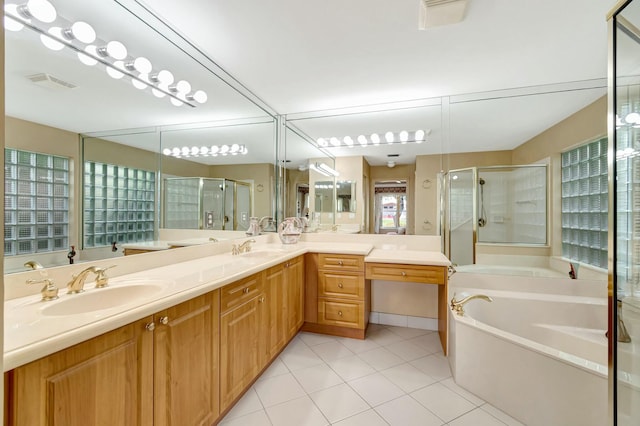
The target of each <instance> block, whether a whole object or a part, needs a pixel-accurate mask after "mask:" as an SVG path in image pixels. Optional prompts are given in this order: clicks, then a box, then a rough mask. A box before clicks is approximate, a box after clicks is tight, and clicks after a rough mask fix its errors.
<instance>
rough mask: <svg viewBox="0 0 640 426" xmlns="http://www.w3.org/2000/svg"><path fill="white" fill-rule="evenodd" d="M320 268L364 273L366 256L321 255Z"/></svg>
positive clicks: (319, 256) (319, 258)
mask: <svg viewBox="0 0 640 426" xmlns="http://www.w3.org/2000/svg"><path fill="white" fill-rule="evenodd" d="M318 268H325V269H337V270H341V271H355V272H362V271H364V256H356V255H349V254H327V253H320V254H319V255H318Z"/></svg>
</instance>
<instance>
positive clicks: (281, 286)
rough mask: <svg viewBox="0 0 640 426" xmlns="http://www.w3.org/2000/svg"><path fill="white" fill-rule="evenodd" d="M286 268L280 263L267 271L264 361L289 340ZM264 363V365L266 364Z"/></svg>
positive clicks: (265, 278) (265, 281) (265, 280)
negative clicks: (286, 307)
mask: <svg viewBox="0 0 640 426" xmlns="http://www.w3.org/2000/svg"><path fill="white" fill-rule="evenodd" d="M285 270H286V268H285V267H284V265H282V264H280V265H278V266H274V267H273V268H269V269H267V270H266V271H265V277H264V289H265V303H266V306H265V310H266V318H265V319H264V321H263V324H264V326H265V331H264V336H265V340H266V341H265V359H264V363H266V362H268V361H270V360H271V358H273V357H274V356H275V355H276V354H277V353H278V352H279V351H280V349H282V347H283V346H284V345H285V343H286V340H287V337H288V336H287V330H288V322H287V321H288V319H287V311H286V309H285V306H286V302H287V300H286V297H287V295H286V293H285ZM264 363H263V364H262V365H264Z"/></svg>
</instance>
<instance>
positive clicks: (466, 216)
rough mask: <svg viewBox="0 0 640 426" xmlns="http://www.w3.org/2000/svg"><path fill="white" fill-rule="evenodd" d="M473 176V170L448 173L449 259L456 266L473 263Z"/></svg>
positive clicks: (474, 172)
mask: <svg viewBox="0 0 640 426" xmlns="http://www.w3.org/2000/svg"><path fill="white" fill-rule="evenodd" d="M475 174H476V171H475V169H462V170H452V171H450V172H449V173H448V178H449V179H448V180H449V191H448V200H447V210H448V213H447V218H448V222H449V259H450V260H451V262H452V263H453V264H456V265H469V264H472V263H474V262H475V259H474V258H475V253H474V251H475V248H474V246H475V236H474V226H473V225H474V222H475V214H474V208H473V206H474V191H473V188H474V181H475Z"/></svg>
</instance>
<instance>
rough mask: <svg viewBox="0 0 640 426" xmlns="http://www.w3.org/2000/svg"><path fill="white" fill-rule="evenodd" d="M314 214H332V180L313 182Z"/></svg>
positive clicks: (333, 187) (333, 188)
mask: <svg viewBox="0 0 640 426" xmlns="http://www.w3.org/2000/svg"><path fill="white" fill-rule="evenodd" d="M313 187H314V189H315V195H314V197H315V198H314V203H313V204H314V210H313V211H314V212H315V213H320V214H322V213H326V214H329V215H332V214H333V211H334V206H335V204H334V201H335V200H334V193H335V185H334V183H333V181H332V180H317V181H315V182H314V184H313Z"/></svg>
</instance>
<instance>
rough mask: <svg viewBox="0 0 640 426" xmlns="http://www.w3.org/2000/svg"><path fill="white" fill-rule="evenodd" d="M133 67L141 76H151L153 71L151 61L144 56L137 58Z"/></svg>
mask: <svg viewBox="0 0 640 426" xmlns="http://www.w3.org/2000/svg"><path fill="white" fill-rule="evenodd" d="M133 67H134V68H135V69H136V71H138V72H139V73H140V74H149V73H150V72H151V70H152V69H153V66H152V65H151V61H149V60H148V59H147V58H145V57H144V56H140V57H138V58H136V59H135V60H134V61H133Z"/></svg>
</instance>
